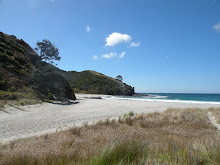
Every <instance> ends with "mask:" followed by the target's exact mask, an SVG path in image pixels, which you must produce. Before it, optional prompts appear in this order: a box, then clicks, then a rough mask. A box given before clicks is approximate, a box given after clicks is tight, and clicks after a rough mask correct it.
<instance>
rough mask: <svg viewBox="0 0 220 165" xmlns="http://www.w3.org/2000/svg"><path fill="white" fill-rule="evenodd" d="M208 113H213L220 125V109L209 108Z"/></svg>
mask: <svg viewBox="0 0 220 165" xmlns="http://www.w3.org/2000/svg"><path fill="white" fill-rule="evenodd" d="M208 111H211V112H212V114H213V115H214V116H215V118H216V120H217V122H218V123H219V124H220V108H213V107H212V108H209V109H208Z"/></svg>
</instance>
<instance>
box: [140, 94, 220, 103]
mask: <svg viewBox="0 0 220 165" xmlns="http://www.w3.org/2000/svg"><path fill="white" fill-rule="evenodd" d="M141 94H149V95H150V97H141V98H146V99H163V100H185V101H202V102H204V101H208V102H220V94H194V93H192V94H191V93H190V94H188V93H187V94H186V93H141Z"/></svg>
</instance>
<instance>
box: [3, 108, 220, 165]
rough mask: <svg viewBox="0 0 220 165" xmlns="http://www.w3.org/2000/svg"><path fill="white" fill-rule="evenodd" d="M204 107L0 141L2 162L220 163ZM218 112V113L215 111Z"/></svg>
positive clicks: (218, 143)
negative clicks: (8, 142)
mask: <svg viewBox="0 0 220 165" xmlns="http://www.w3.org/2000/svg"><path fill="white" fill-rule="evenodd" d="M207 111H208V110H202V109H198V108H194V109H168V110H166V111H165V112H162V113H158V112H154V113H149V114H138V115H134V113H129V114H130V115H126V117H125V118H119V120H109V119H107V120H101V121H99V122H97V123H95V124H92V125H88V124H84V125H83V126H82V127H73V128H71V129H69V130H65V131H61V132H57V133H53V134H47V135H44V136H40V137H35V138H29V139H25V140H19V141H14V142H11V143H10V144H8V145H1V150H0V163H1V164H6V165H8V164H13V165H14V164H26V165H28V164H44V165H45V164H100V165H105V164H106V165H107V164H219V163H220V137H219V134H218V132H217V130H216V128H215V127H214V126H213V125H212V124H211V123H210V122H209V118H208V116H207ZM216 111H219V109H218V110H217V109H216Z"/></svg>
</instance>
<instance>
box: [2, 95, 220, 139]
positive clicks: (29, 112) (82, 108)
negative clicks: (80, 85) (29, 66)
mask: <svg viewBox="0 0 220 165" xmlns="http://www.w3.org/2000/svg"><path fill="white" fill-rule="evenodd" d="M92 96H93V97H95V96H96V97H97V96H98V97H101V96H103V97H106V96H104V95H84V94H77V95H76V97H77V100H76V101H75V104H71V105H61V104H58V103H44V104H38V105H31V106H24V107H21V108H22V110H21V109H20V110H19V109H14V108H12V107H10V108H8V109H7V110H8V112H9V113H5V112H1V111H0V142H1V143H5V142H8V141H11V140H15V139H18V138H25V137H31V136H36V135H42V134H46V133H51V132H55V131H57V130H61V129H63V128H67V127H70V126H73V125H80V124H83V123H86V122H92V121H96V120H99V119H104V118H110V117H118V116H122V115H123V114H125V113H128V112H129V111H133V112H135V113H143V112H144V113H149V112H156V111H157V112H162V111H164V110H166V109H167V108H171V107H172V108H195V107H198V108H202V109H205V108H209V107H220V105H215V104H213V105H212V104H195V103H194V104H193V103H171V102H156V101H129V100H117V99H113V100H110V99H88V98H85V97H92ZM107 97H109V96H107Z"/></svg>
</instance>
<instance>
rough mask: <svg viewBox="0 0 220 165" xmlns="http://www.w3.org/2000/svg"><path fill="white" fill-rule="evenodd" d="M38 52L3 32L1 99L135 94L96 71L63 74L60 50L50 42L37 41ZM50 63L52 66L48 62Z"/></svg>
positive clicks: (43, 98)
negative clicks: (87, 94)
mask: <svg viewBox="0 0 220 165" xmlns="http://www.w3.org/2000/svg"><path fill="white" fill-rule="evenodd" d="M35 50H37V51H38V52H39V55H38V54H37V52H35V51H34V50H33V49H32V48H31V47H30V46H29V45H28V44H27V43H26V42H25V41H23V40H22V39H17V38H16V37H15V36H13V35H7V34H4V33H2V32H0V99H1V100H21V99H25V100H28V99H30V97H29V95H31V96H32V97H31V99H32V100H41V101H45V100H53V99H54V98H55V97H65V98H68V99H76V98H75V94H74V90H75V92H77V93H95V94H112V95H133V94H134V88H132V87H131V86H129V85H127V84H125V83H123V82H122V81H119V80H116V79H114V78H111V77H108V76H105V75H103V74H101V73H98V72H95V71H83V72H76V71H70V72H66V71H63V70H61V69H59V68H57V67H55V66H54V65H52V64H50V63H53V61H54V60H60V59H61V57H60V56H59V50H58V48H56V47H55V45H53V44H52V43H51V42H50V41H49V40H43V41H42V42H37V48H36V49H35ZM45 61H48V62H50V63H47V62H45Z"/></svg>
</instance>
